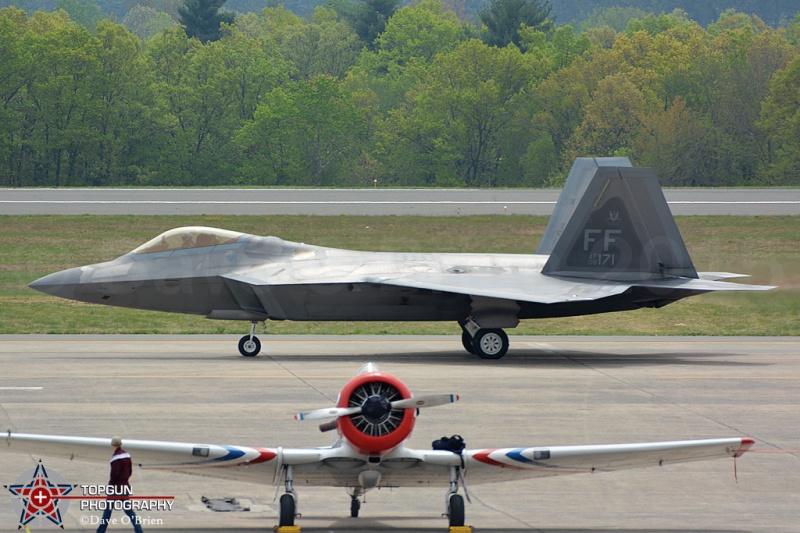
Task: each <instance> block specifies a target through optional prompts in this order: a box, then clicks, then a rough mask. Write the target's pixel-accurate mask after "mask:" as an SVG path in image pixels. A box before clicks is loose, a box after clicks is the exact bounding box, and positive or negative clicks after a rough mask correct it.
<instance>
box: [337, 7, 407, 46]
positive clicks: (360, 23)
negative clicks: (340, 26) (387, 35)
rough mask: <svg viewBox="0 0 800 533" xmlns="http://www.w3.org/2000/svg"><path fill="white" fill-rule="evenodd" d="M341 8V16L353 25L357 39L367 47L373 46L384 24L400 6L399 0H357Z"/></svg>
mask: <svg viewBox="0 0 800 533" xmlns="http://www.w3.org/2000/svg"><path fill="white" fill-rule="evenodd" d="M344 4H345V5H344V6H343V9H341V11H340V12H341V13H342V16H344V17H345V18H346V19H347V20H348V22H350V24H351V25H352V26H353V29H354V30H355V32H356V34H358V37H359V39H361V40H362V41H363V42H364V43H365V44H366V45H367V47H369V48H373V47H374V43H375V39H377V38H378V36H379V35H380V34H381V33H383V30H384V29H385V28H386V24H387V22H388V21H389V19H390V18H391V17H392V15H393V14H394V12H395V11H397V8H398V7H399V6H400V0H359V1H358V2H357V3H355V4H354V5H352V3H351V5H350V6H347V5H346V3H344Z"/></svg>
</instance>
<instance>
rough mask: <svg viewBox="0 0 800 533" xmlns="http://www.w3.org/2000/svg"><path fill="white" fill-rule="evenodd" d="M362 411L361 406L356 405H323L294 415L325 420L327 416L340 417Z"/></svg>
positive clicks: (304, 418) (297, 417)
mask: <svg viewBox="0 0 800 533" xmlns="http://www.w3.org/2000/svg"><path fill="white" fill-rule="evenodd" d="M360 412H361V406H360V405H359V406H356V407H323V408H322V409H314V410H313V411H308V412H305V413H297V414H296V415H294V419H295V420H323V419H325V418H339V417H340V416H348V415H355V414H358V413H360Z"/></svg>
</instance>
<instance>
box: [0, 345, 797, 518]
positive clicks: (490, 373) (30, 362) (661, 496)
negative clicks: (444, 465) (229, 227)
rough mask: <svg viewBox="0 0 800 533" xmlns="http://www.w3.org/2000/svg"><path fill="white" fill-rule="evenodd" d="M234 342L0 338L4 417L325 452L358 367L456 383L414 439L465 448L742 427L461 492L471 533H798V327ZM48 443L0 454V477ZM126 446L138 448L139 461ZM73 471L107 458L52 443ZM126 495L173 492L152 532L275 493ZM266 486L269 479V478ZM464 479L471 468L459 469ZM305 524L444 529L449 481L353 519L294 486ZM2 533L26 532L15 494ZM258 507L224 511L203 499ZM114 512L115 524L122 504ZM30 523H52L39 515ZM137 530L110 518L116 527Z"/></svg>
mask: <svg viewBox="0 0 800 533" xmlns="http://www.w3.org/2000/svg"><path fill="white" fill-rule="evenodd" d="M236 341H237V338H235V337H232V336H189V335H187V336H116V335H108V336H102V335H101V336H57V335H35V336H11V335H8V336H0V369H2V373H0V429H2V430H5V429H7V428H8V429H11V430H14V431H20V432H29V433H49V434H61V435H84V436H101V437H108V436H111V435H113V434H119V435H121V436H122V437H123V439H124V438H141V439H153V440H174V441H184V442H197V443H217V444H240V445H248V446H285V447H303V446H312V447H313V446H323V445H328V444H330V442H331V439H332V437H331V434H330V433H326V434H322V433H320V432H319V431H318V430H317V426H316V424H315V423H314V422H311V423H302V422H296V421H294V420H293V419H292V415H293V414H294V413H296V412H298V411H300V410H305V409H311V408H317V407H325V406H328V405H330V404H331V403H332V402H335V400H336V396H337V393H338V392H339V390H340V388H341V386H342V385H344V383H345V382H346V381H347V380H348V379H349V378H350V377H352V376H353V375H354V374H355V373H356V372H357V370H358V368H359V366H360V365H361V364H363V363H365V362H368V361H372V362H375V363H377V364H378V365H379V366H380V367H381V369H382V370H384V371H387V372H390V373H393V374H395V375H397V376H398V377H400V378H401V379H402V380H403V381H404V382H405V383H406V384H407V385H408V386H409V387H410V388H411V390H412V391H414V392H415V393H419V394H421V393H434V392H447V393H457V394H460V395H461V401H460V402H458V403H456V404H455V405H448V406H442V407H437V408H435V409H427V410H423V411H422V413H421V414H420V416H419V418H418V420H417V424H416V428H415V432H414V434H413V435H412V437H411V439H410V441H409V442H408V443H407V444H408V446H411V447H417V448H428V447H429V446H430V443H431V441H432V440H434V439H437V438H440V437H441V436H443V435H452V434H460V435H462V436H463V437H464V439H465V440H466V443H467V446H468V447H470V448H478V447H506V446H537V445H558V444H599V443H621V442H646V441H659V440H677V439H684V438H685V439H693V438H716V437H735V436H746V437H751V438H753V439H755V440H756V445H755V447H754V451H753V452H750V453H747V454H746V455H745V456H743V457H742V458H740V459H739V460H738V461H737V462H736V475H737V476H738V483H737V481H736V478H735V475H734V462H733V460H730V461H728V460H721V461H711V462H699V463H688V464H685V465H671V466H665V467H662V468H651V469H642V470H633V471H623V472H617V473H612V474H598V475H588V476H564V477H557V478H548V479H540V480H531V481H524V482H514V483H504V484H496V485H480V486H475V487H471V488H470V495H471V497H472V504H467V506H466V517H467V523H468V524H471V525H473V526H474V527H475V531H477V532H480V531H497V532H516V531H536V532H546V533H579V532H580V533H589V532H594V531H616V532H653V533H655V532H658V533H664V532H668V531H670V532H671V531H682V532H695V533H699V532H703V533H709V532H786V533H789V532H797V531H798V524H800V424H798V420H797V417H798V412H800V357H798V355H800V339H798V338H794V337H791V338H789V337H782V338H761V337H758V338H756V337H713V338H708V337H673V338H664V337H533V336H532V337H528V336H512V340H511V349H510V350H509V353H508V355H506V357H505V358H503V359H502V360H499V361H482V360H479V359H477V358H475V357H474V356H471V355H469V354H467V353H465V352H464V351H463V349H462V348H461V343H460V338H459V337H455V336H277V335H275V336H273V335H269V336H263V337H262V341H264V351H263V352H262V355H260V356H258V357H256V358H243V357H241V356H239V355H238V352H237V349H236ZM38 460H39V457H33V456H27V455H23V454H12V453H6V452H5V450H4V449H3V441H2V438H1V437H0V485H9V484H13V483H15V482H17V481H16V480H17V478H18V477H19V476H21V475H22V474H23V473H24V472H26V471H28V470H30V469H32V468H34V467H35V466H36V465H37V462H38ZM134 460H135V458H134ZM43 464H44V465H46V467H47V469H48V470H49V471H53V472H57V473H58V474H60V475H61V476H62V477H63V478H64V479H65V480H67V482H69V483H72V484H104V483H105V482H106V481H107V478H108V465H107V464H97V463H80V462H77V461H67V460H58V459H53V458H47V457H45V458H44V459H43ZM131 481H132V485H133V488H134V494H141V495H143V494H151V495H152V494H160V495H173V496H175V500H174V505H173V508H172V510H171V511H160V512H155V511H149V512H142V513H139V514H140V516H142V517H143V518H145V519H147V520H148V521H147V522H145V527H144V529H145V531H201V532H212V531H264V530H271V529H272V527H273V525H275V524H276V523H277V514H278V511H277V503H276V502H275V501H273V497H274V495H275V491H276V489H275V487H274V486H272V485H271V484H270V483H267V484H265V485H250V484H242V483H234V482H227V481H218V480H214V479H211V478H201V477H191V476H184V475H180V474H171V473H164V472H154V471H141V470H136V471H135V472H134V475H133V477H132V480H131ZM267 481H268V482H271V481H272V480H271V479H270V480H267ZM467 483H468V484H469V477H468V473H467ZM296 488H297V490H298V494H299V506H300V507H299V509H298V510H299V512H301V513H302V518H300V519H298V524H299V525H300V526H301V527H302V531H304V532H323V531H324V532H346V531H392V532H396V533H402V532H434V531H442V532H444V531H447V522H446V519H444V518H442V517H441V514H442V513H443V512H444V494H445V490H446V487H442V488H441V489H439V488H433V489H430V488H425V489H417V490H413V489H396V490H380V491H374V492H370V493H368V495H367V499H366V503H365V504H364V505H363V506H362V510H361V516H360V517H359V518H357V519H353V518H350V517H349V497H348V496H347V495H346V494H345V492H344V491H343V490H341V489H324V488H323V489H320V488H315V487H307V488H305V487H296ZM2 492H3V493H5V494H6V496H5V497H3V498H0V531H17V526H18V523H19V515H17V514H15V513H14V511H13V509H12V506H11V494H10V493H8V492H7V491H6V490H5V489H3V491H2ZM203 496H206V497H208V498H236V499H237V501H238V504H239V506H240V507H241V508H244V507H246V508H248V509H249V510H248V511H241V510H240V511H231V512H214V511H211V510H209V509H208V508H207V507H206V505H204V504H203V502H202V497H203ZM99 514H100V513H99V512H90V511H81V510H80V509H79V506H78V504H77V503H75V502H73V503H72V504H71V505H70V507H69V509H68V511H67V513H66V515H65V516H64V526H65V530H66V531H94V529H95V528H96V522H95V523H92V520H96V519H97V517H99ZM113 516H114V517H116V518H118V519H121V518H122V517H123V516H124V515H122V513H119V512H118V513H115V514H114V515H113ZM31 530H32V531H47V530H52V531H56V530H57V528H56V527H55V526H53V525H52V524H41V525H37V523H36V522H35V521H34V522H33V523H31ZM125 530H130V527H129V526H123V525H117V526H116V527H112V528H110V529H109V531H125Z"/></svg>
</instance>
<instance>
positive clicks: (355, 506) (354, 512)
mask: <svg viewBox="0 0 800 533" xmlns="http://www.w3.org/2000/svg"><path fill="white" fill-rule="evenodd" d="M360 510H361V502H360V501H359V500H358V498H353V499H352V500H350V516H351V517H353V518H358V511H360Z"/></svg>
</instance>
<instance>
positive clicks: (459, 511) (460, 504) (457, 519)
mask: <svg viewBox="0 0 800 533" xmlns="http://www.w3.org/2000/svg"><path fill="white" fill-rule="evenodd" d="M447 511H448V512H447V514H448V515H450V527H463V526H464V498H463V496H461V495H460V494H453V495H452V496H450V503H449V505H448V509H447Z"/></svg>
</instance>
